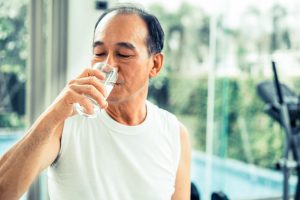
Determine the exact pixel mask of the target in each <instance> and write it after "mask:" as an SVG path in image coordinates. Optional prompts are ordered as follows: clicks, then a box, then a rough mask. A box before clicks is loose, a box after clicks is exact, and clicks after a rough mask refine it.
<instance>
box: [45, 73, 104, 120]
mask: <svg viewBox="0 0 300 200" xmlns="http://www.w3.org/2000/svg"><path fill="white" fill-rule="evenodd" d="M104 79H105V75H104V74H103V73H102V72H101V71H99V70H95V69H91V68H86V69H85V70H84V71H83V72H82V73H81V74H80V75H79V76H78V77H77V78H75V79H73V80H71V81H69V83H68V84H67V86H66V87H65V88H64V89H63V91H62V92H61V93H60V94H59V96H58V97H57V98H56V99H55V101H54V103H53V104H52V105H51V106H50V108H49V112H50V113H51V115H52V116H53V117H54V118H55V120H56V121H57V122H58V123H59V122H63V121H64V120H65V119H67V118H68V117H70V116H72V115H74V114H75V112H76V111H75V110H74V109H73V105H74V103H79V104H80V105H81V106H83V107H84V108H85V110H86V112H87V113H92V112H93V105H92V103H91V101H90V100H89V99H88V98H87V97H86V95H87V96H90V97H91V98H93V99H94V100H95V101H96V102H97V103H98V104H99V106H100V107H102V108H106V107H107V106H108V103H107V101H106V100H105V98H104V97H105V96H106V91H105V88H104V86H103V84H102V83H101V82H100V80H104Z"/></svg>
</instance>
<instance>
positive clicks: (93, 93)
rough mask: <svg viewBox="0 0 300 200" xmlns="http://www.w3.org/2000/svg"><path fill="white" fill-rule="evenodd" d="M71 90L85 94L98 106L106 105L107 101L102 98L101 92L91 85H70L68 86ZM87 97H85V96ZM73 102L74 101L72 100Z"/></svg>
mask: <svg viewBox="0 0 300 200" xmlns="http://www.w3.org/2000/svg"><path fill="white" fill-rule="evenodd" d="M69 87H70V89H71V90H73V91H75V92H76V93H78V94H79V95H82V96H84V95H86V96H89V97H91V98H92V99H93V100H95V101H96V103H97V104H99V105H100V107H103V106H106V104H107V102H106V100H105V99H104V96H103V94H101V92H99V91H98V90H97V89H96V88H95V87H94V86H93V85H76V84H73V85H70V86H69ZM85 98H86V99H87V97H85ZM74 103H75V102H74Z"/></svg>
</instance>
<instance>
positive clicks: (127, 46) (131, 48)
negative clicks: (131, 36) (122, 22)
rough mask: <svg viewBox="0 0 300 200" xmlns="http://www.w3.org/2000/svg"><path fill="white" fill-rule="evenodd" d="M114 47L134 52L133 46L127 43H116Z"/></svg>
mask: <svg viewBox="0 0 300 200" xmlns="http://www.w3.org/2000/svg"><path fill="white" fill-rule="evenodd" d="M116 46H119V47H124V48H126V49H130V50H133V51H135V50H136V48H135V46H133V45H132V44H130V43H128V42H118V43H116Z"/></svg>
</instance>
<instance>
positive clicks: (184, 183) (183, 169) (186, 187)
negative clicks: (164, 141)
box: [172, 124, 191, 200]
mask: <svg viewBox="0 0 300 200" xmlns="http://www.w3.org/2000/svg"><path fill="white" fill-rule="evenodd" d="M180 144H181V154H180V155H181V156H180V160H179V166H178V169H177V174H176V182H175V192H174V194H173V196H172V200H187V199H189V198H190V192H191V183H190V167H191V145H190V139H189V134H188V131H187V129H186V128H185V127H184V126H183V125H182V124H180Z"/></svg>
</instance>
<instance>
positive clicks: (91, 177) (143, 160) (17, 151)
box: [0, 6, 191, 200]
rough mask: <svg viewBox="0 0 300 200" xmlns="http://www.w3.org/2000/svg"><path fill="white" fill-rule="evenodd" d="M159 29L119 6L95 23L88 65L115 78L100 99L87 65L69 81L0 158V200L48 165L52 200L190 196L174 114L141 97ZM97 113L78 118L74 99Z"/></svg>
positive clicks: (17, 192)
mask: <svg viewBox="0 0 300 200" xmlns="http://www.w3.org/2000/svg"><path fill="white" fill-rule="evenodd" d="M163 42H164V33H163V30H162V28H161V25H160V23H159V21H158V20H157V18H156V17H155V16H153V15H151V14H149V13H147V12H146V11H144V10H142V9H140V8H137V7H133V6H121V7H115V8H112V9H109V10H107V11H106V12H105V13H103V14H102V15H101V16H100V18H99V20H98V21H97V23H96V26H95V31H94V41H93V56H92V59H91V62H92V65H93V64H95V63H98V62H105V63H108V64H110V65H112V66H114V67H116V68H117V71H118V80H117V83H116V84H115V86H114V88H113V90H112V92H111V94H110V95H109V96H108V98H107V99H106V98H105V97H106V91H105V88H104V86H103V84H102V82H100V81H99V80H98V79H100V80H104V79H105V76H104V74H103V73H101V72H99V71H97V70H95V69H92V68H86V69H84V71H83V72H82V73H81V74H80V75H78V77H76V78H74V79H73V80H71V81H70V82H69V83H68V84H67V85H66V87H65V88H64V90H63V91H62V92H61V93H60V95H59V96H58V97H57V98H56V100H55V101H54V102H53V104H52V105H51V106H50V107H49V108H48V109H47V110H46V111H45V112H44V113H43V114H42V115H41V116H40V117H39V118H38V119H37V121H36V122H35V123H34V124H33V125H32V127H31V128H30V129H29V131H28V133H27V134H26V135H25V136H24V138H23V139H21V140H20V141H19V142H18V143H17V144H16V145H15V146H14V147H12V148H11V149H10V150H9V151H8V152H7V153H6V154H5V155H4V156H3V157H2V158H1V160H0V199H18V198H19V197H20V196H21V195H22V194H23V193H24V192H25V191H26V190H27V189H28V187H29V186H30V184H31V183H32V182H33V180H34V179H35V178H36V177H37V175H38V174H39V173H40V172H41V171H42V170H43V169H45V168H47V167H49V169H48V183H49V196H50V199H54V200H66V199H72V200H76V199H86V200H92V199H97V200H100V199H101V200H170V199H172V200H187V199H189V198H190V160H191V156H190V143H189V137H188V133H187V130H186V129H185V128H184V126H183V125H182V124H181V123H180V122H179V121H178V120H177V118H176V117H175V116H174V115H173V114H171V113H169V112H167V111H165V110H163V109H160V108H158V107H157V106H155V105H154V104H152V103H150V102H149V101H147V94H148V86H149V79H150V78H153V77H155V76H157V75H158V73H159V72H160V70H161V68H162V66H163V59H164V55H163V54H162V52H161V51H162V49H163ZM87 95H88V96H90V97H91V98H93V99H95V101H97V103H98V104H99V106H100V107H101V108H102V109H101V112H100V113H99V114H98V115H97V117H96V118H93V119H89V118H86V117H85V116H82V115H78V114H77V113H76V111H75V110H74V104H75V103H79V104H80V105H82V106H83V107H84V108H85V110H86V111H87V113H92V112H93V109H92V104H91V102H90V101H89V100H88V98H86V96H87Z"/></svg>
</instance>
